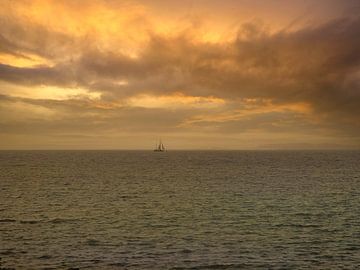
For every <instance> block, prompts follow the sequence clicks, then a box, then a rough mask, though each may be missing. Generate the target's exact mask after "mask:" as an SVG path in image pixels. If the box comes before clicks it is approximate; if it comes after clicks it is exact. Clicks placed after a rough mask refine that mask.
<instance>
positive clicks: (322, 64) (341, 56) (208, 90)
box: [0, 16, 360, 134]
mask: <svg viewBox="0 0 360 270" xmlns="http://www.w3.org/2000/svg"><path fill="white" fill-rule="evenodd" d="M6 29H7V31H6V32H5V35H2V36H0V38H1V39H2V40H4V42H3V45H2V46H1V47H0V50H2V51H3V52H8V53H11V54H23V53H24V54H25V53H27V52H31V53H35V54H38V55H40V56H44V57H46V58H47V59H49V60H54V61H55V65H54V66H37V67H31V68H30V67H29V68H20V67H14V66H10V65H5V64H0V79H1V80H3V81H7V82H11V83H14V84H22V85H27V86H29V85H34V86H35V85H55V86H62V87H64V86H65V87H74V86H79V87H84V88H86V89H90V90H93V91H98V92H101V93H103V99H104V100H107V101H111V100H118V99H119V98H124V97H126V96H134V95H137V94H144V93H145V94H148V93H151V94H155V95H167V94H172V93H174V92H182V93H184V94H187V95H192V96H215V97H221V98H224V99H226V100H236V99H240V98H255V99H256V98H259V99H261V98H265V99H271V100H272V102H273V103H274V104H287V103H298V102H304V103H308V104H310V105H311V107H312V108H313V110H314V112H313V114H314V117H319V118H321V119H322V120H321V121H322V125H324V126H326V127H331V129H333V130H336V129H341V130H344V132H349V133H351V134H358V133H359V131H360V123H359V117H358V115H359V114H360V50H359V48H360V18H359V17H358V16H352V17H351V18H350V17H349V18H342V19H336V20H333V21H331V22H328V23H326V24H322V25H317V26H308V27H307V28H303V29H300V30H297V31H295V32H294V31H292V32H287V31H280V32H276V33H270V32H268V30H267V29H266V28H264V27H262V26H261V25H259V24H256V23H248V24H244V25H243V26H242V27H241V28H240V29H239V31H238V36H237V38H236V39H235V40H233V41H228V42H223V43H206V42H199V41H195V40H196V39H195V37H194V36H193V34H192V33H191V31H188V32H186V31H184V32H183V33H182V34H179V35H178V36H176V37H166V36H160V35H155V34H152V35H150V39H149V42H148V44H147V45H146V46H145V47H144V48H142V49H141V50H140V52H139V54H138V55H137V57H130V56H128V55H126V54H119V53H115V52H112V51H109V50H107V51H106V50H102V49H99V48H98V47H97V46H93V45H92V42H95V38H96V37H88V38H87V39H79V40H77V41H76V42H75V41H74V40H73V39H72V38H70V37H67V36H65V35H62V34H54V33H51V32H50V31H48V30H47V29H46V28H44V27H35V29H33V30H31V28H30V32H29V33H27V30H26V31H25V30H24V28H23V26H21V25H19V24H14V26H11V24H9V22H8V25H7V27H6ZM13 33H15V34H13ZM89 41H90V42H89ZM74 51H76V53H74ZM61 53H64V54H66V53H69V54H70V55H71V54H74V57H71V58H69V59H71V60H68V59H61V57H60V56H61ZM59 57H60V58H59ZM59 59H61V61H60V60H59ZM119 81H126V82H127V84H119ZM40 102H41V101H40ZM76 104H78V103H76ZM53 105H54V106H55V104H53ZM66 106H75V103H71V102H69V103H67V104H66ZM119 111H120V110H117V111H116V112H117V113H118V112H119ZM149 112H153V110H146V113H144V114H143V111H142V112H141V113H139V117H137V113H138V112H137V111H131V112H130V111H127V113H128V114H126V115H127V116H124V118H126V117H128V115H130V114H131V115H132V116H133V118H131V119H132V120H131V121H133V122H136V123H139V127H140V126H143V127H144V129H146V128H149V127H150V126H151V125H150V126H149V125H147V123H151V124H153V123H152V122H151V121H150V122H149V119H155V118H156V117H158V116H159V117H160V118H161V117H164V114H160V113H159V114H154V115H153V114H152V113H149ZM188 116H190V113H189V114H179V115H178V116H177V117H176V121H174V123H178V124H179V123H181V120H180V119H184V118H186V117H188ZM269 117H270V119H268V118H266V119H262V120H261V121H260V120H259V121H255V122H253V125H254V126H264V128H266V129H271V127H270V126H269V125H266V124H265V123H266V122H267V123H269V122H271V121H272V120H271V119H278V117H277V116H273V117H271V116H270V115H269ZM281 117H282V116H281ZM288 117H290V116H288ZM111 119H112V120H114V121H116V119H117V118H111ZM292 119H294V118H292ZM172 120H174V119H172ZM74 121H75V120H74ZM79 121H83V119H79ZM209 121H210V122H211V120H209ZM169 122H170V121H169ZM260 122H261V123H264V124H263V125H262V124H259V123H260ZM290 122H291V121H290ZM123 123H124V126H125V124H129V123H130V122H129V123H128V122H123ZM317 123H319V122H317ZM164 124H165V125H166V124H168V122H166V123H164ZM290 124H291V125H296V123H294V122H293V121H292V122H291V123H290ZM246 125H251V124H250V122H249V123H244V122H241V123H239V121H228V123H226V124H224V126H222V125H221V124H219V125H218V126H220V128H219V130H220V129H221V128H225V129H226V130H237V128H236V127H237V126H242V127H244V128H245V127H246ZM64 126H66V124H64ZM74 126H76V121H75V123H74ZM130 126H131V124H130ZM306 128H308V129H309V130H310V129H311V128H312V127H311V125H310V124H309V125H306Z"/></svg>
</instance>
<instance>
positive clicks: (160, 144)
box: [154, 140, 165, 152]
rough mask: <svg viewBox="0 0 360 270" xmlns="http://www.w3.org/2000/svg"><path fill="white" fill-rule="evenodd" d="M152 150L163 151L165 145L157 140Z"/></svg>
mask: <svg viewBox="0 0 360 270" xmlns="http://www.w3.org/2000/svg"><path fill="white" fill-rule="evenodd" d="M154 152H165V147H164V144H163V143H162V141H161V140H160V141H159V144H157V145H156V146H155V149H154Z"/></svg>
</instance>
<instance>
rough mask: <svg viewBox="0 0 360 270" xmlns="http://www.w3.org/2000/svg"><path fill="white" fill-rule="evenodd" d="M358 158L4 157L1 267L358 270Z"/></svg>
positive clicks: (219, 154)
mask: <svg viewBox="0 0 360 270" xmlns="http://www.w3.org/2000/svg"><path fill="white" fill-rule="evenodd" d="M359 161H360V152H359V151H357V152H356V151H323V152H321V151H228V152H226V151H203V152H201V151H170V152H166V153H154V152H150V151H149V152H146V151H1V152H0V258H1V259H0V267H4V268H5V267H9V268H16V269H42V268H47V269H51V268H54V269H69V268H80V269H81V268H90V269H91V268H93V269H359V268H358V267H359V265H360V164H359Z"/></svg>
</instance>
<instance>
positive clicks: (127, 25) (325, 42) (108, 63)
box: [0, 0, 360, 150]
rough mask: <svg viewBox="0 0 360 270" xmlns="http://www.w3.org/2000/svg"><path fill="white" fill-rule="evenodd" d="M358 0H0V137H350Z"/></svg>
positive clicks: (33, 140) (357, 125) (125, 142)
mask: <svg viewBox="0 0 360 270" xmlns="http://www.w3.org/2000/svg"><path fill="white" fill-rule="evenodd" d="M359 48H360V1H356V0H317V1H309V0H292V1H287V0H286V1H285V0H266V1H265V0H183V1H170V0H167V1H165V0H138V1H136V0H133V1H132V0H129V1H121V0H119V1H115V0H93V1H92V0H71V1H70V0H64V1H57V0H17V1H13V0H1V9H0V149H152V148H154V147H155V144H156V142H157V141H158V140H159V139H160V138H161V139H162V140H163V142H164V144H165V146H166V147H167V148H168V149H169V150H171V149H214V150H217V149H225V150H238V149H245V150H247V149H360V117H359V115H360V49H359Z"/></svg>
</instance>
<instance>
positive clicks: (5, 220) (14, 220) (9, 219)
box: [0, 218, 16, 223]
mask: <svg viewBox="0 0 360 270" xmlns="http://www.w3.org/2000/svg"><path fill="white" fill-rule="evenodd" d="M7 222H16V219H12V218H3V219H0V223H7Z"/></svg>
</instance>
